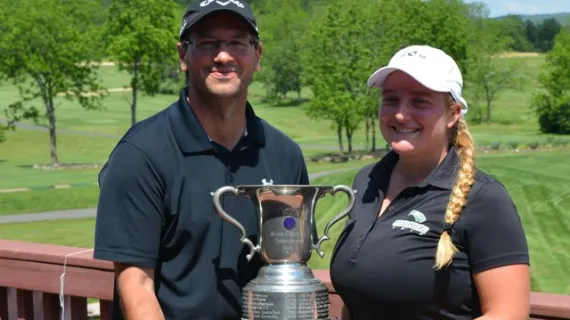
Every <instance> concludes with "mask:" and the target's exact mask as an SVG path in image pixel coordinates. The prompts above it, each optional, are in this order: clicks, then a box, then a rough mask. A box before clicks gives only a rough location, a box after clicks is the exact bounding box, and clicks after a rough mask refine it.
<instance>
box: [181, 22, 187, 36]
mask: <svg viewBox="0 0 570 320" xmlns="http://www.w3.org/2000/svg"><path fill="white" fill-rule="evenodd" d="M187 24H188V21H187V20H186V19H184V21H182V27H180V35H182V32H183V31H184V27H186V25H187Z"/></svg>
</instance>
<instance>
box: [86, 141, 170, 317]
mask: <svg viewBox="0 0 570 320" xmlns="http://www.w3.org/2000/svg"><path fill="white" fill-rule="evenodd" d="M99 182H100V193H99V203H98V205H97V219H96V225H95V253H94V258H95V259H101V260H108V261H112V262H113V263H114V265H115V275H116V288H117V292H118V294H119V297H120V302H121V309H122V311H123V314H124V317H125V319H136V320H139V319H164V317H163V315H162V311H161V308H160V304H159V301H158V299H157V297H156V296H155V293H154V292H155V291H154V288H155V285H154V268H156V265H157V261H158V259H159V254H158V252H159V249H160V243H161V231H162V225H163V220H164V217H163V207H164V205H163V203H164V194H165V190H164V185H163V179H162V177H161V175H160V173H159V172H158V171H157V169H156V168H155V166H154V165H153V163H152V161H151V160H150V159H149V158H148V157H147V156H146V155H145V154H144V153H143V152H142V151H141V150H140V149H138V148H137V147H136V146H134V145H132V144H130V143H128V142H121V143H119V145H118V146H117V147H116V148H115V149H114V150H113V153H112V154H111V156H110V158H109V161H108V162H107V164H106V165H105V167H104V169H103V170H102V172H101V174H100V181H99Z"/></svg>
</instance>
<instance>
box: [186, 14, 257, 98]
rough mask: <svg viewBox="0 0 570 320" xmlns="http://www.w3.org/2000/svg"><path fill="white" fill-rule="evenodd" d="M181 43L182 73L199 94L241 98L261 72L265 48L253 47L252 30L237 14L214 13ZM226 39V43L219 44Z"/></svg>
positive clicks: (200, 22) (197, 24)
mask: <svg viewBox="0 0 570 320" xmlns="http://www.w3.org/2000/svg"><path fill="white" fill-rule="evenodd" d="M188 40H189V41H190V43H188V44H187V45H185V44H184V43H179V45H178V50H179V55H180V59H181V68H182V71H184V72H188V73H189V85H190V86H193V87H194V88H195V89H196V90H197V91H200V92H205V93H210V94H212V95H215V96H218V97H222V98H235V97H239V96H241V95H242V94H243V93H244V92H245V91H246V89H247V86H248V85H249V84H250V83H251V81H252V79H253V73H254V72H255V71H258V70H259V61H260V58H261V52H262V48H261V45H259V47H258V48H256V47H255V46H254V40H255V38H254V36H253V34H252V32H251V28H250V27H249V25H248V24H247V22H246V21H245V20H243V18H241V17H239V16H238V15H236V14H234V13H227V12H220V13H213V14H210V15H208V16H207V17H205V18H204V19H202V20H201V21H199V22H198V23H196V24H195V25H194V26H193V27H192V32H191V33H190V36H189V38H188ZM222 40H225V41H224V42H220V41H222Z"/></svg>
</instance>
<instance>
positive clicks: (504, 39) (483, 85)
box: [467, 19, 527, 122]
mask: <svg viewBox="0 0 570 320" xmlns="http://www.w3.org/2000/svg"><path fill="white" fill-rule="evenodd" d="M476 35H477V37H476V40H475V42H474V43H473V44H472V45H473V48H474V49H473V50H475V51H474V52H476V54H473V55H472V56H471V59H470V66H469V68H470V69H471V72H470V73H469V74H468V77H467V78H468V80H469V81H470V84H471V91H472V93H473V94H474V101H475V102H476V103H477V102H478V101H481V100H482V101H484V103H485V110H486V112H485V120H486V121H487V122H489V121H491V118H492V117H491V115H492V103H493V101H494V100H495V99H496V98H497V97H498V95H499V94H500V93H501V92H503V91H505V90H506V89H518V88H520V87H521V85H522V84H523V83H524V82H525V81H526V80H527V76H526V74H525V72H524V61H523V60H521V59H518V58H510V57H500V56H499V55H498V54H500V53H502V52H503V51H505V50H506V49H507V48H510V47H512V44H513V43H514V41H515V40H514V39H513V38H512V37H511V36H510V35H508V34H505V32H504V22H503V21H496V20H490V19H489V20H485V21H484V22H483V26H481V27H480V28H479V29H478V30H477V31H476Z"/></svg>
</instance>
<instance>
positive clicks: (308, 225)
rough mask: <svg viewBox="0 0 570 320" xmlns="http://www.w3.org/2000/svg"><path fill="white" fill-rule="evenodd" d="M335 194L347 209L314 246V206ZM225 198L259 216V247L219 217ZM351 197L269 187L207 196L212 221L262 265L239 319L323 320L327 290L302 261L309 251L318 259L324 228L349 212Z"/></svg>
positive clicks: (318, 189)
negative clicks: (245, 202) (244, 202)
mask: <svg viewBox="0 0 570 320" xmlns="http://www.w3.org/2000/svg"><path fill="white" fill-rule="evenodd" d="M338 191H342V192H344V193H346V194H347V195H348V199H349V201H348V206H347V207H346V208H345V209H344V210H343V211H342V212H340V213H339V214H338V215H337V216H336V217H334V218H333V219H332V220H331V221H330V222H329V223H327V225H326V226H325V228H324V235H323V236H322V237H320V238H318V240H317V239H316V238H317V235H316V224H315V207H316V204H317V201H318V200H319V199H320V198H322V197H324V196H325V195H326V194H331V195H332V196H334V195H335V194H336V193H337V192H338ZM225 194H233V195H235V196H239V195H242V196H246V197H249V198H250V199H251V200H252V201H253V203H254V205H255V207H256V208H257V209H258V211H259V212H258V213H259V216H258V219H259V226H260V227H259V228H260V230H259V244H257V245H255V244H253V242H252V241H251V240H250V239H248V238H247V233H246V230H245V228H244V227H243V226H242V225H241V224H240V223H239V222H238V221H237V220H235V219H234V218H232V217H231V216H230V215H229V214H228V213H227V212H225V211H224V209H223V208H222V205H221V202H220V201H221V197H222V196H223V195H225ZM354 194H355V192H354V190H352V189H351V188H350V187H348V186H344V185H337V186H318V185H317V186H309V185H272V184H269V185H268V184H264V185H245V186H237V187H233V186H224V187H221V188H219V189H218V190H216V192H214V193H213V201H214V206H215V208H216V211H217V212H218V215H219V216H220V217H221V218H222V219H223V220H225V221H227V222H229V223H231V224H232V225H234V226H235V227H237V228H238V229H239V230H240V231H241V234H242V236H241V238H240V240H241V242H242V243H244V244H246V245H247V246H249V248H250V252H249V254H247V256H246V257H247V259H248V261H249V260H251V258H252V257H253V255H254V254H255V252H257V253H259V254H260V255H261V258H262V260H263V261H264V262H265V263H264V265H263V266H262V267H261V269H260V271H259V274H258V275H257V277H256V278H255V279H253V280H252V281H250V282H249V283H248V284H247V285H246V286H245V287H244V288H243V299H242V310H243V311H242V319H247V320H266V319H272V320H285V319H287V320H309V319H311V320H313V319H319V320H321V319H327V320H328V319H329V292H328V288H327V287H326V286H325V285H324V284H323V283H322V282H321V281H319V280H318V279H317V278H316V277H315V276H314V275H313V272H312V271H311V269H310V268H309V267H308V266H307V261H308V260H309V258H310V257H311V252H312V250H313V249H315V251H316V252H317V253H318V254H319V256H321V257H324V252H323V251H322V250H321V243H322V242H323V241H326V240H329V239H330V238H329V230H330V228H331V227H332V226H333V225H334V224H335V223H337V222H338V221H340V220H341V219H342V218H344V217H345V216H347V215H348V214H349V212H350V211H351V210H352V208H353V207H354V203H355V197H354Z"/></svg>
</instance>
